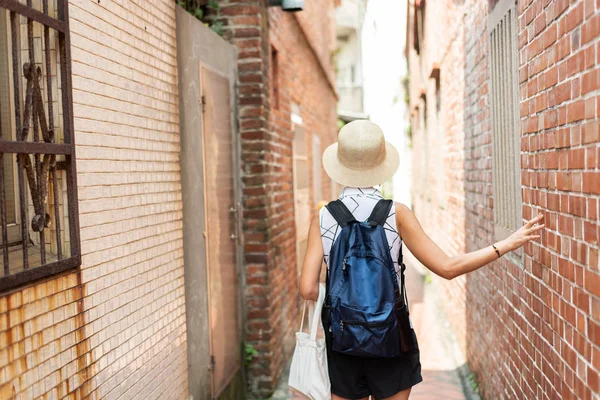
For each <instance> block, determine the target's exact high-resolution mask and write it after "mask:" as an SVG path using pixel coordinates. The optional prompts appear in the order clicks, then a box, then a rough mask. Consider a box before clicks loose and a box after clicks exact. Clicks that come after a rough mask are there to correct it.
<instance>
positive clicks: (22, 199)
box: [0, 4, 29, 269]
mask: <svg viewBox="0 0 600 400" xmlns="http://www.w3.org/2000/svg"><path fill="white" fill-rule="evenodd" d="M0 6H1V4H0ZM10 31H11V39H12V43H11V47H12V61H13V84H14V85H15V90H14V101H15V125H16V129H17V140H21V137H22V136H21V135H22V131H21V106H20V105H21V77H20V76H19V61H18V60H19V58H18V56H19V49H18V47H17V46H18V43H19V39H18V38H19V36H18V35H19V27H18V20H17V14H16V13H15V12H14V11H13V12H11V13H10ZM22 144H25V143H22ZM0 152H2V148H0ZM27 157H29V156H27ZM17 176H18V181H19V185H18V186H19V204H20V207H19V208H20V210H21V242H22V248H23V268H24V269H27V268H28V267H29V255H28V253H27V244H28V243H27V242H28V235H27V203H26V201H27V198H26V196H25V180H24V179H23V169H22V168H17Z"/></svg>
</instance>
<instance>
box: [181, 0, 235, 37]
mask: <svg viewBox="0 0 600 400" xmlns="http://www.w3.org/2000/svg"><path fill="white" fill-rule="evenodd" d="M175 2H176V3H177V5H178V6H179V7H181V8H183V9H184V10H186V11H187V12H188V13H190V14H191V15H193V16H194V17H195V18H196V19H197V20H198V21H201V22H202V23H204V25H206V26H207V27H209V28H210V29H212V30H213V31H214V32H215V33H216V34H217V35H220V36H223V34H224V33H225V27H224V25H223V22H221V21H217V19H218V17H219V9H220V8H221V6H220V5H219V1H218V0H209V1H208V4H207V5H201V4H200V3H201V2H200V1H197V0H175ZM208 11H210V12H208ZM207 14H210V16H209V15H207Z"/></svg>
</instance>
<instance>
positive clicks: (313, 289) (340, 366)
mask: <svg viewBox="0 0 600 400" xmlns="http://www.w3.org/2000/svg"><path fill="white" fill-rule="evenodd" d="M398 164H399V159H398V152H397V150H396V149H395V148H394V147H393V146H392V145H391V144H390V143H388V142H386V141H385V139H384V136H383V132H382V131H381V129H380V128H379V127H378V126H377V125H375V124H374V123H372V122H370V121H367V120H358V121H353V122H350V123H349V124H347V125H345V126H344V127H343V128H342V129H341V130H340V133H339V136H338V142H337V143H334V144H333V145H331V146H329V147H328V148H327V149H326V150H325V152H324V154H323V166H324V168H325V171H326V172H327V174H328V175H329V176H330V177H331V179H333V180H334V181H336V182H338V183H339V184H341V185H343V186H345V187H344V189H343V191H342V193H341V195H340V199H341V200H342V202H343V203H344V205H345V206H346V207H347V208H348V209H349V210H350V211H351V213H352V215H353V217H354V219H355V220H356V221H365V220H366V219H367V218H368V217H369V215H370V214H371V211H372V210H373V207H374V206H375V204H376V203H377V202H378V201H379V200H380V199H382V198H383V197H382V195H381V192H380V191H379V190H378V189H377V188H376V187H374V186H376V185H380V184H381V183H383V182H385V181H387V180H388V179H390V178H391V177H392V176H393V175H394V173H395V171H396V169H397V168H398ZM542 218H543V216H542V215H541V214H540V215H538V216H536V217H535V218H533V219H532V220H531V221H529V222H527V223H526V224H525V225H524V226H523V227H522V228H521V229H519V230H518V231H517V232H515V233H513V234H512V235H511V236H510V237H508V238H507V239H505V240H502V241H499V242H497V243H494V244H491V245H490V246H488V247H485V248H483V249H480V250H477V251H473V252H471V253H467V254H464V255H459V256H453V257H450V256H448V255H447V254H446V253H445V252H444V251H443V250H442V249H441V248H440V247H438V246H437V245H436V244H435V243H434V242H433V241H432V240H431V238H429V236H427V234H426V233H425V232H424V231H423V229H422V228H421V225H420V224H419V222H418V221H417V219H416V218H415V216H414V214H413V213H412V212H411V210H410V209H409V208H408V207H407V206H405V205H403V204H400V203H395V206H393V207H391V210H390V212H389V215H388V218H387V221H386V223H385V231H386V236H387V241H388V243H387V244H388V247H389V249H390V254H391V258H392V260H397V259H398V255H399V252H400V251H401V244H402V243H405V244H406V246H407V247H408V249H409V250H410V251H411V253H412V254H413V255H414V256H415V257H416V258H417V259H418V260H419V261H420V262H421V263H422V264H423V265H425V266H426V267H427V268H428V269H430V270H431V271H433V272H434V273H435V274H437V275H439V276H441V277H443V278H446V279H452V278H455V277H457V276H460V275H463V274H466V273H468V272H471V271H475V270H476V269H478V268H481V267H483V266H484V265H486V264H488V263H490V262H492V261H493V260H495V259H497V258H498V257H500V256H502V255H504V254H506V253H507V252H509V251H513V250H516V249H518V248H519V247H521V246H523V245H524V244H525V243H527V242H528V241H530V240H535V239H538V238H539V237H540V236H539V235H538V234H537V233H539V230H540V229H542V228H543V227H544V225H538V224H537V223H538V222H539V221H541V219H542ZM339 232H340V229H339V225H338V224H337V222H336V220H335V219H334V218H333V217H332V215H331V213H330V212H329V210H328V209H327V208H326V207H323V208H321V210H320V212H319V213H317V214H316V215H315V216H314V217H313V218H312V221H311V226H310V230H309V234H308V245H307V250H306V255H305V258H304V263H303V265H302V274H301V278H300V294H301V295H302V297H303V298H305V299H307V300H315V301H316V300H317V297H318V284H319V277H320V274H321V265H322V262H323V261H325V264H327V263H328V256H329V251H330V250H331V247H332V244H333V243H334V242H335V240H336V238H337V237H338V236H337V235H338V234H339ZM327 267H328V269H329V266H327ZM395 267H396V272H397V273H400V271H399V266H398V263H397V262H395ZM398 281H400V280H398ZM324 323H325V321H324ZM325 325H326V324H325ZM326 331H328V329H327V328H326ZM330 343H331V341H330V340H328V341H327V344H328V346H327V347H328V348H327V360H328V367H329V379H330V380H331V392H332V399H333V400H345V399H368V397H369V396H373V397H374V398H375V399H377V400H379V399H390V400H405V399H408V396H409V394H410V391H411V387H412V386H414V385H415V384H417V383H419V382H421V381H422V380H423V378H422V377H421V364H420V359H419V350H418V348H417V349H416V350H412V351H410V352H405V353H403V354H402V355H401V356H399V357H395V358H362V357H356V356H350V355H347V354H343V353H338V352H335V351H332V349H331V344H330Z"/></svg>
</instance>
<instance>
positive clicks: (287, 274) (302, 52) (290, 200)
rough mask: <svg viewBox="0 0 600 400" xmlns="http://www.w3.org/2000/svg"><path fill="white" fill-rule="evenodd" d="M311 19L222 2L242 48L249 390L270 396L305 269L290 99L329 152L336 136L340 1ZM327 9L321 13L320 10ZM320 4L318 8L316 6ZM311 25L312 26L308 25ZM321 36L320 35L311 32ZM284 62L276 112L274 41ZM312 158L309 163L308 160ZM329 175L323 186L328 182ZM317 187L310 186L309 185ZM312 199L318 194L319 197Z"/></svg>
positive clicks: (325, 3)
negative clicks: (334, 28) (335, 44)
mask: <svg viewBox="0 0 600 400" xmlns="http://www.w3.org/2000/svg"><path fill="white" fill-rule="evenodd" d="M305 7H306V11H303V12H302V13H304V12H306V13H311V15H313V16H314V20H313V23H312V24H306V23H305V24H302V25H301V24H300V23H299V20H301V19H303V18H305V17H303V16H300V15H301V14H300V15H298V14H291V13H284V12H282V11H281V9H280V8H270V9H268V10H267V8H266V7H265V4H264V3H262V2H261V1H241V0H240V1H229V2H227V1H223V2H221V9H220V17H219V18H220V19H221V20H222V21H223V22H224V25H225V26H226V33H225V37H226V38H227V39H229V40H230V41H231V42H232V43H233V44H234V45H236V46H237V47H238V48H239V49H240V53H239V63H238V69H239V82H238V84H239V100H238V106H239V110H238V111H239V125H240V136H241V141H242V142H241V147H242V164H243V165H242V181H243V182H242V183H243V198H244V242H245V260H244V261H245V274H246V277H245V278H246V282H245V304H246V310H245V313H246V318H245V322H246V325H245V330H246V342H247V343H249V344H251V345H253V346H254V347H255V348H256V349H257V350H258V352H259V354H258V356H256V357H255V358H254V359H253V361H252V363H251V364H250V366H249V368H248V383H249V387H250V391H251V394H250V395H251V396H256V397H258V396H262V397H264V396H267V395H269V394H270V393H271V392H272V391H273V389H274V388H275V385H276V384H277V383H278V380H279V378H280V375H281V372H282V370H283V368H284V366H285V363H286V362H287V361H288V359H289V358H290V357H291V354H292V351H293V344H294V340H293V339H294V332H295V330H297V328H298V327H297V326H298V323H299V318H300V317H299V312H298V310H299V308H298V305H299V296H298V273H297V271H298V270H297V266H296V234H295V220H294V192H293V178H292V177H293V174H292V140H293V133H292V130H291V129H292V125H291V105H292V103H295V104H297V105H298V106H299V108H300V113H301V117H302V118H303V121H304V128H305V129H306V133H307V146H308V149H309V157H312V155H311V154H310V149H311V148H312V147H311V143H312V141H311V139H312V137H311V135H320V136H321V149H324V148H325V146H327V145H328V144H329V143H331V142H333V141H334V140H335V139H334V138H335V136H336V125H335V122H336V110H335V106H336V97H335V91H334V88H333V86H332V84H331V82H332V81H331V78H330V77H332V76H333V71H332V69H331V66H330V65H328V64H327V63H325V62H324V61H328V60H329V58H328V57H327V58H326V57H325V56H324V55H325V54H328V50H327V46H326V45H324V44H323V43H326V41H323V37H326V38H327V37H329V38H331V39H332V40H333V36H332V35H331V34H330V33H329V32H321V31H320V29H323V30H330V29H331V24H332V23H333V20H332V19H331V17H332V16H333V12H332V9H333V2H332V1H329V0H321V1H319V2H312V3H306V4H305ZM316 9H320V10H323V12H322V13H316V12H315V10H316ZM311 10H312V11H311ZM304 29H307V30H306V31H305V30H304ZM315 38H319V41H318V42H316V41H314V40H313V39H315ZM271 46H273V47H274V48H275V49H276V50H277V54H278V56H277V57H278V62H279V68H278V70H279V74H278V75H279V78H278V86H279V88H278V92H279V104H278V107H277V109H275V108H274V106H273V105H272V99H271V90H270V89H271V88H270V80H269V77H270V62H271V53H270V48H271ZM310 160H311V159H310V158H309V165H310ZM322 178H323V188H324V189H323V192H324V193H329V191H328V190H329V189H328V188H329V186H328V185H329V180H328V179H326V178H325V174H324V173H322ZM311 187H312V185H311ZM311 197H312V196H311Z"/></svg>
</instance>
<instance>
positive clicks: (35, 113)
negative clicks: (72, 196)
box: [25, 0, 46, 265]
mask: <svg viewBox="0 0 600 400" xmlns="http://www.w3.org/2000/svg"><path fill="white" fill-rule="evenodd" d="M27 6H29V7H33V0H27ZM27 45H28V49H27V50H28V53H29V71H28V72H29V76H27V80H28V81H31V85H28V87H31V89H32V93H31V97H29V98H28V99H27V100H29V101H31V108H32V110H31V111H32V112H31V118H32V119H33V141H34V142H35V143H38V142H39V141H40V134H39V130H40V119H41V118H40V117H39V115H40V114H42V113H43V112H44V104H43V102H42V99H41V95H40V94H39V90H40V88H39V79H40V75H39V74H38V68H37V67H36V65H35V53H34V43H33V20H32V19H31V18H28V19H27ZM27 106H28V104H26V105H25V107H27ZM33 162H34V166H35V175H36V176H35V179H34V180H33V181H32V182H30V183H29V186H30V192H31V199H32V200H33V205H34V210H35V214H36V215H40V216H41V218H42V219H43V218H45V216H46V211H45V207H44V198H43V189H42V185H43V184H44V182H43V177H42V162H41V160H40V154H39V153H35V154H34V155H33ZM34 188H35V190H34ZM32 225H33V224H32ZM43 226H44V224H43V223H42V229H41V230H39V231H38V233H39V237H40V262H41V264H42V265H44V264H46V238H45V235H44V229H43Z"/></svg>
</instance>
